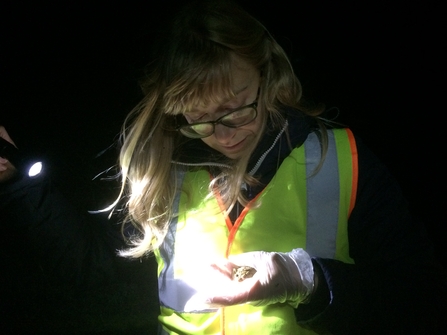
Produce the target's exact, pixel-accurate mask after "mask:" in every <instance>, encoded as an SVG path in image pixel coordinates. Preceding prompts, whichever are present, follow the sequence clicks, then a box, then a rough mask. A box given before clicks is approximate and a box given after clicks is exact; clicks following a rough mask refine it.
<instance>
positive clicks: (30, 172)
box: [28, 162, 42, 177]
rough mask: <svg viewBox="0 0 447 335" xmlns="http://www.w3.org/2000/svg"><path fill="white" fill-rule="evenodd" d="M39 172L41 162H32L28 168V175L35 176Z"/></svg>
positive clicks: (40, 170)
mask: <svg viewBox="0 0 447 335" xmlns="http://www.w3.org/2000/svg"><path fill="white" fill-rule="evenodd" d="M40 172H42V163H41V162H37V163H34V164H33V165H32V166H31V167H30V169H29V170H28V176H30V177H35V176H37V175H38V174H39V173H40Z"/></svg>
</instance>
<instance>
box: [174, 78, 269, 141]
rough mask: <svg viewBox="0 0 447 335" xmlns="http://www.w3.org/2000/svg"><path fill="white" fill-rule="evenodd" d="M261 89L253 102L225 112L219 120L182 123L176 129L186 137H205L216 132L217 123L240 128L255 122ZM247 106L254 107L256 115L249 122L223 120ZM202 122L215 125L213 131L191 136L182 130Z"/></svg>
mask: <svg viewBox="0 0 447 335" xmlns="http://www.w3.org/2000/svg"><path fill="white" fill-rule="evenodd" d="M260 90H261V87H260V86H259V87H258V92H257V94H256V99H255V101H253V102H252V103H251V104H248V105H245V106H241V107H238V108H235V109H233V110H231V112H229V113H227V114H225V115H222V116H221V117H220V118H218V119H217V120H214V121H206V122H196V123H189V124H183V125H181V126H178V127H177V128H176V130H177V131H179V132H180V133H181V134H182V135H183V136H186V137H189V138H205V137H208V136H211V135H213V134H214V132H215V130H216V125H217V124H221V125H223V126H225V127H228V128H239V127H243V126H245V125H247V124H249V123H250V122H253V121H254V120H255V119H256V118H257V117H258V109H257V107H258V99H259V93H260ZM245 108H253V109H254V110H255V115H254V117H253V118H252V119H251V120H250V121H248V122H246V123H242V124H239V125H237V126H232V125H227V124H225V123H223V122H222V120H223V119H225V118H226V117H227V116H228V115H231V114H233V113H236V112H238V111H240V110H242V109H245ZM201 124H210V125H212V126H213V131H212V132H210V134H207V135H200V134H197V136H190V134H185V133H184V132H183V131H182V129H184V128H189V127H191V126H196V125H201Z"/></svg>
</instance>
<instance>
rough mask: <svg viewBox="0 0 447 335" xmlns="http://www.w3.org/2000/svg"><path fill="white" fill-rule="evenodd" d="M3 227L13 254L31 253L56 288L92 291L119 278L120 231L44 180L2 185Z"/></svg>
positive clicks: (0, 186)
mask: <svg viewBox="0 0 447 335" xmlns="http://www.w3.org/2000/svg"><path fill="white" fill-rule="evenodd" d="M0 221H1V226H2V231H3V233H4V235H3V237H4V238H5V239H7V238H8V239H9V241H8V242H7V243H8V244H10V245H11V244H12V241H10V240H11V238H12V237H14V239H15V241H13V246H14V248H17V250H23V249H27V250H29V252H30V253H31V254H32V257H34V258H35V259H36V260H37V261H38V262H39V267H40V268H41V270H42V272H43V274H44V275H45V276H46V277H47V278H48V279H49V280H50V281H51V282H54V283H64V284H69V285H74V286H92V285H97V284H100V283H105V282H108V281H110V280H111V279H113V278H116V274H117V267H118V266H119V265H118V264H119V262H120V261H119V259H118V257H117V255H116V251H117V249H119V248H121V247H123V245H124V242H123V239H122V238H121V235H120V229H119V227H118V225H117V224H115V225H114V224H112V223H111V222H109V221H107V219H106V218H104V217H102V218H101V219H99V218H98V217H95V215H91V214H88V212H87V211H86V212H85V213H81V212H79V210H78V208H74V206H72V205H70V203H69V202H68V201H67V200H66V199H65V198H64V196H63V195H62V194H61V192H59V191H58V189H57V188H56V187H54V185H53V184H52V182H51V180H50V179H49V178H47V177H45V176H39V177H36V178H28V177H23V178H21V179H19V180H16V181H14V182H12V183H8V184H6V185H0ZM5 235H7V236H5ZM8 252H14V251H13V250H11V249H10V250H8Z"/></svg>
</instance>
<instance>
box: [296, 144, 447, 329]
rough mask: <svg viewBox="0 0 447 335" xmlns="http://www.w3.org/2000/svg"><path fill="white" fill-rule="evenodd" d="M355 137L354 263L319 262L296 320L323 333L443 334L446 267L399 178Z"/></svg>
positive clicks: (351, 239)
mask: <svg viewBox="0 0 447 335" xmlns="http://www.w3.org/2000/svg"><path fill="white" fill-rule="evenodd" d="M357 142H358V143H357V144H358V154H359V184H358V193H357V200H356V204H355V208H354V210H353V212H352V214H351V216H350V218H349V222H348V235H349V247H350V256H351V258H353V259H354V262H355V264H354V265H351V264H345V263H342V262H339V261H336V260H333V259H321V258H317V259H314V260H313V263H314V267H315V270H316V274H317V275H318V276H319V281H320V284H319V286H318V289H317V291H316V292H315V294H314V297H313V299H312V301H310V302H309V304H307V305H301V306H299V307H298V309H297V310H296V315H297V320H298V322H299V323H300V324H302V325H303V326H305V327H307V328H310V329H313V330H315V331H317V332H320V333H327V332H329V333H331V334H344V335H346V334H444V333H445V330H446V329H447V325H446V321H445V320H446V318H445V315H444V314H445V311H447V303H446V302H447V287H446V283H447V280H446V278H447V277H446V272H445V269H444V268H443V267H442V265H441V264H440V262H439V260H438V259H437V258H436V255H435V254H434V251H433V246H432V243H431V241H430V240H429V239H428V237H427V234H426V233H425V230H424V226H423V225H422V224H421V223H420V222H417V221H415V220H414V219H413V218H412V217H411V215H410V210H409V208H408V205H407V202H406V201H405V199H404V197H403V195H402V193H401V190H400V188H399V187H398V185H397V183H396V181H395V180H394V179H393V177H392V176H391V175H390V173H389V172H388V170H387V169H386V168H385V167H384V166H383V164H381V163H380V162H379V160H378V159H377V158H376V157H375V156H374V155H373V154H372V153H371V152H370V151H369V150H368V149H367V148H365V147H364V146H363V145H362V143H361V142H360V141H359V140H358V139H357Z"/></svg>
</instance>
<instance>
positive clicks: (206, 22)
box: [119, 1, 321, 257]
mask: <svg viewBox="0 0 447 335" xmlns="http://www.w3.org/2000/svg"><path fill="white" fill-rule="evenodd" d="M234 56H237V57H240V58H242V59H243V60H245V61H246V62H248V63H249V64H252V65H253V66H254V67H255V68H257V69H259V71H260V72H261V73H262V81H261V96H260V104H262V105H263V107H264V110H265V111H266V112H265V113H264V115H261V116H260V117H263V122H264V125H265V124H267V122H268V120H269V121H270V124H272V125H273V126H276V127H277V126H279V125H280V124H282V122H281V116H280V113H279V110H280V108H281V106H290V107H293V108H297V109H300V110H301V111H303V112H305V113H307V114H309V115H313V116H316V115H318V114H319V113H320V112H321V110H320V109H315V110H312V109H306V108H304V107H303V106H302V104H301V85H300V83H299V81H298V79H297V78H296V76H295V75H294V72H293V69H292V66H291V64H290V62H289V60H288V58H287V56H286V54H285V52H284V51H283V49H282V48H281V47H280V46H279V45H278V43H277V42H276V41H275V40H274V39H273V37H272V36H271V35H270V34H269V33H268V31H267V30H266V29H265V27H264V26H263V25H262V24H261V23H260V22H259V21H257V20H256V19H254V18H253V17H252V16H250V15H249V14H248V13H246V12H245V11H244V10H242V9H241V8H240V7H238V6H237V5H235V4H234V3H232V2H230V1H202V2H198V3H196V2H193V3H191V4H190V5H189V6H187V7H186V8H184V9H183V10H182V11H181V12H179V15H178V16H176V18H175V20H174V22H173V24H172V29H171V31H170V34H169V35H168V36H167V37H166V38H165V39H164V41H163V43H162V46H161V49H159V50H157V59H156V60H155V61H154V62H153V63H151V64H150V71H149V72H148V74H147V78H146V80H145V81H144V83H143V84H142V87H143V91H144V92H145V97H144V99H143V100H142V101H141V102H140V104H138V105H137V106H136V107H135V108H134V109H133V110H132V111H131V113H130V114H129V115H128V117H127V119H126V121H125V123H124V125H123V129H122V135H121V140H122V148H121V153H120V157H119V164H120V167H121V172H122V190H121V194H120V197H127V213H128V215H127V219H128V221H130V222H132V224H133V225H134V226H135V227H136V228H137V229H138V231H139V232H140V233H141V234H139V235H138V236H135V237H133V238H132V239H131V241H130V242H131V247H130V248H129V249H127V250H123V251H121V255H123V256H129V257H141V256H143V255H144V254H146V253H148V252H151V251H152V250H154V249H155V248H157V247H158V246H159V245H160V244H161V243H162V241H163V239H164V237H165V235H166V232H167V228H168V225H169V222H170V220H171V218H172V217H173V216H175V215H176V214H177V213H174V212H173V202H174V197H175V194H176V190H177V188H178V187H179V186H178V185H177V180H176V173H175V169H176V166H175V164H173V163H172V158H173V153H174V150H175V149H176V148H177V147H178V146H180V145H182V143H184V142H185V140H186V138H184V137H183V135H181V134H180V133H178V132H176V131H172V129H173V128H174V127H175V120H176V116H178V115H181V114H183V113H184V112H186V111H188V110H190V109H191V106H194V105H197V104H198V103H201V104H207V103H209V102H216V99H217V97H220V98H221V97H222V95H225V96H227V97H229V98H231V97H233V96H234V95H235V93H234V92H233V91H232V85H231V77H230V76H231V74H230V73H231V71H230V67H231V64H232V59H233V57H234ZM261 135H262V134H261V133H260V134H259V136H258V137H260V136H261ZM257 140H259V138H258V139H257ZM248 160H249V155H247V157H243V158H241V159H238V160H237V161H236V160H233V161H232V160H228V162H227V163H228V165H229V166H230V168H228V169H224V170H223V171H222V173H221V174H220V175H219V176H217V177H216V178H215V180H214V181H212V183H211V184H210V188H211V187H218V188H219V191H220V193H221V195H222V198H223V199H224V201H225V203H226V204H227V208H229V209H230V208H231V207H232V206H233V205H234V203H235V202H236V201H240V202H241V203H242V204H244V205H246V204H247V201H246V200H245V199H244V198H243V196H242V195H241V194H240V186H241V184H242V183H243V182H247V183H251V184H252V183H255V182H256V181H255V180H254V179H253V177H251V176H248V175H247V173H246V168H247V165H248ZM210 192H211V189H210Z"/></svg>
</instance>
